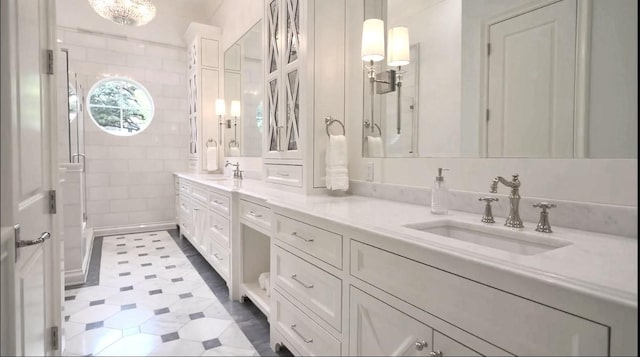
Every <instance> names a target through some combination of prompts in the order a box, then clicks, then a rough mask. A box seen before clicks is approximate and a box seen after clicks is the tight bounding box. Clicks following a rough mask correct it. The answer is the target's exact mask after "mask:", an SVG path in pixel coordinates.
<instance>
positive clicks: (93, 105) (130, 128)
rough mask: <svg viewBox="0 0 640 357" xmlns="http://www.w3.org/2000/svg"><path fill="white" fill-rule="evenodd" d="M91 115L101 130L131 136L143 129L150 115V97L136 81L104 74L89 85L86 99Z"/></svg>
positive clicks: (151, 105)
mask: <svg viewBox="0 0 640 357" xmlns="http://www.w3.org/2000/svg"><path fill="white" fill-rule="evenodd" d="M87 102H88V103H87V107H88V108H89V114H90V116H91V119H93V121H94V122H95V123H96V124H97V125H98V126H99V127H100V128H101V129H102V130H104V131H106V132H107V133H109V134H113V135H118V136H131V135H136V134H138V133H141V132H142V131H144V130H145V129H146V128H147V127H148V126H149V124H150V123H151V120H152V119H153V99H151V95H150V94H149V92H147V90H146V89H145V88H144V87H143V86H142V85H141V84H140V83H138V82H135V81H132V80H130V79H127V78H105V79H103V80H101V81H99V82H97V83H96V84H94V85H93V87H91V90H90V91H89V97H88V100H87Z"/></svg>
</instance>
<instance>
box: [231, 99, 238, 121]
mask: <svg viewBox="0 0 640 357" xmlns="http://www.w3.org/2000/svg"><path fill="white" fill-rule="evenodd" d="M231 116H232V117H239V116H240V101H239V100H232V101H231Z"/></svg>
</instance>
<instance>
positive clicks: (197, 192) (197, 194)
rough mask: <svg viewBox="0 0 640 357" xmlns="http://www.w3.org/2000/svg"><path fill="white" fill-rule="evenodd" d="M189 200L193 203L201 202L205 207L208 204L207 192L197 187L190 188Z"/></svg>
mask: <svg viewBox="0 0 640 357" xmlns="http://www.w3.org/2000/svg"><path fill="white" fill-rule="evenodd" d="M191 198H192V199H193V200H195V201H198V202H202V203H204V204H205V205H206V204H207V203H208V202H209V194H208V192H207V190H206V189H205V188H203V187H199V186H192V187H191Z"/></svg>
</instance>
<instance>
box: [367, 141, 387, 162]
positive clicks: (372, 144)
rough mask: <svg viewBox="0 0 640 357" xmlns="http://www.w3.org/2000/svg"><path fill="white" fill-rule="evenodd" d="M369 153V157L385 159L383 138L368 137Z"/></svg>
mask: <svg viewBox="0 0 640 357" xmlns="http://www.w3.org/2000/svg"><path fill="white" fill-rule="evenodd" d="M367 153H368V154H369V157H384V150H383V145H382V138H381V137H379V136H367Z"/></svg>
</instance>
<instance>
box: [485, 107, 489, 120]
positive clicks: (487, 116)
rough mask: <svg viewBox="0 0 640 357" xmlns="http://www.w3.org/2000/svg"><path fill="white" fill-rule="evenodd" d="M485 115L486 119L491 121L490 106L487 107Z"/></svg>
mask: <svg viewBox="0 0 640 357" xmlns="http://www.w3.org/2000/svg"><path fill="white" fill-rule="evenodd" d="M484 116H485V120H486V121H489V108H487V110H486V111H485V113H484Z"/></svg>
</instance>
